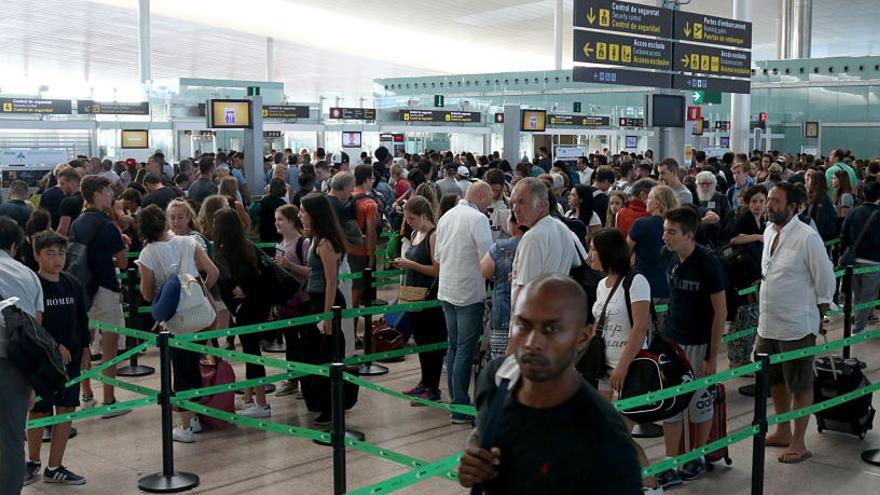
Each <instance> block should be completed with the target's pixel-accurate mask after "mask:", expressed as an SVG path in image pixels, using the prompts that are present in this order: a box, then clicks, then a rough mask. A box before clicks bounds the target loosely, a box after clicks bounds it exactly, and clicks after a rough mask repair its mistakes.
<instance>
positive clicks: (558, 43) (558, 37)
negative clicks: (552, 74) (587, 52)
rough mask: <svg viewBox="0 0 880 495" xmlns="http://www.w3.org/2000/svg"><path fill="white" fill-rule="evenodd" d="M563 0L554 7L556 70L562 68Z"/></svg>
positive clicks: (554, 59) (554, 58) (554, 57)
mask: <svg viewBox="0 0 880 495" xmlns="http://www.w3.org/2000/svg"><path fill="white" fill-rule="evenodd" d="M562 14H563V10H562V0H556V4H555V6H554V7H553V61H554V68H555V69H556V70H562Z"/></svg>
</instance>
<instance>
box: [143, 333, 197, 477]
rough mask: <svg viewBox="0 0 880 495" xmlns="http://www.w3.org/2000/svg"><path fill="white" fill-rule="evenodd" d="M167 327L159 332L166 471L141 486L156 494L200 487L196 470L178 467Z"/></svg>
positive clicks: (163, 465)
mask: <svg viewBox="0 0 880 495" xmlns="http://www.w3.org/2000/svg"><path fill="white" fill-rule="evenodd" d="M170 336H171V334H170V333H169V332H168V331H167V330H163V331H161V332H160V333H159V338H158V339H156V344H157V345H158V346H159V379H160V383H161V388H160V391H159V406H160V407H161V408H162V472H161V473H154V474H151V475H149V476H144V477H143V478H141V479H139V480H138V488H140V489H141V490H143V491H145V492H152V493H174V492H182V491H186V490H191V489H193V488H195V487H197V486H199V477H198V476H196V475H195V474H193V473H185V472H182V471H175V470H174V445H173V443H172V442H173V440H172V438H171V435H172V432H171V429H172V427H173V426H172V418H171V394H172V392H171V349H170V348H169V345H168V338H169V337H170Z"/></svg>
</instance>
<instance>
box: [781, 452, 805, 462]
mask: <svg viewBox="0 0 880 495" xmlns="http://www.w3.org/2000/svg"><path fill="white" fill-rule="evenodd" d="M810 457H813V453H812V452H810V451H809V450H805V451H803V453H801V454H798V453H797V452H783V453H782V455H781V456H779V462H781V463H783V464H799V463H801V462H804V461H806V460H807V459H809V458H810Z"/></svg>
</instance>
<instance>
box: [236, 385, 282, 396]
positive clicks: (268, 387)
mask: <svg viewBox="0 0 880 495" xmlns="http://www.w3.org/2000/svg"><path fill="white" fill-rule="evenodd" d="M263 386H264V387H266V393H267V394H271V393H272V392H275V384H274V383H270V384H268V385H263ZM235 395H244V390H236V391H235Z"/></svg>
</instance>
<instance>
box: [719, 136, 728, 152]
mask: <svg viewBox="0 0 880 495" xmlns="http://www.w3.org/2000/svg"><path fill="white" fill-rule="evenodd" d="M719 141H720V142H719V143H718V146H719V147H721V148H727V149H730V136H721V139H720V140H719Z"/></svg>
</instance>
